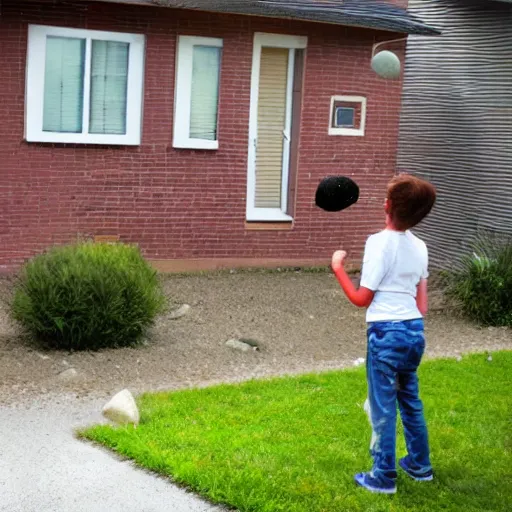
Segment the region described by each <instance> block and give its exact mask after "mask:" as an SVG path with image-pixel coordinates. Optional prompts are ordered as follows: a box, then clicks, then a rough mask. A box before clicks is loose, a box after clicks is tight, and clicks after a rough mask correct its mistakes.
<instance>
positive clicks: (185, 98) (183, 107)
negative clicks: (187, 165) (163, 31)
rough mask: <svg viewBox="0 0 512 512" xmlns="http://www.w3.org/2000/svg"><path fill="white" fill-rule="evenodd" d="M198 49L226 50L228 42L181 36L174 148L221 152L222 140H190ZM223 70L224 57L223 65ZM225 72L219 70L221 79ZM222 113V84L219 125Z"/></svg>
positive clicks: (178, 56)
mask: <svg viewBox="0 0 512 512" xmlns="http://www.w3.org/2000/svg"><path fill="white" fill-rule="evenodd" d="M194 46H210V47H215V48H222V47H223V46H224V41H223V40H222V39H219V38H215V37H198V36H178V45H177V47H178V48H177V56H176V90H175V95H174V132H173V143H172V145H173V147H175V148H180V149H206V150H216V149H219V139H218V134H217V140H205V139H196V138H191V137H190V110H191V100H192V72H193V62H192V61H193V56H194ZM220 68H222V57H221V61H220ZM220 73H221V69H219V79H220ZM219 111H220V83H219V101H218V104H217V124H218V115H219Z"/></svg>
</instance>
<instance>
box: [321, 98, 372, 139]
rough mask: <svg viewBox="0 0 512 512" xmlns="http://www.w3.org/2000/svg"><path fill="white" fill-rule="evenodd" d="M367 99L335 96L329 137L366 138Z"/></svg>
mask: <svg viewBox="0 0 512 512" xmlns="http://www.w3.org/2000/svg"><path fill="white" fill-rule="evenodd" d="M365 124H366V98H364V97H363V96H333V97H332V98H331V113H330V122H329V135H348V136H350V135H352V136H359V137H362V136H364V130H365Z"/></svg>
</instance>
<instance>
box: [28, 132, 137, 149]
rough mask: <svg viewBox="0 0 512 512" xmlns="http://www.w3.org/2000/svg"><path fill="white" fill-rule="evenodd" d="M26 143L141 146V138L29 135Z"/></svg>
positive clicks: (59, 134) (53, 134)
mask: <svg viewBox="0 0 512 512" xmlns="http://www.w3.org/2000/svg"><path fill="white" fill-rule="evenodd" d="M25 141H26V142H28V143H29V144H73V145H80V146H88V145H89V146H140V144H141V140H140V136H139V137H126V136H125V135H122V136H117V135H99V136H88V137H84V136H83V135H81V134H74V135H73V134H69V133H66V134H62V133H51V132H48V133H36V134H30V133H28V134H27V136H26V137H25Z"/></svg>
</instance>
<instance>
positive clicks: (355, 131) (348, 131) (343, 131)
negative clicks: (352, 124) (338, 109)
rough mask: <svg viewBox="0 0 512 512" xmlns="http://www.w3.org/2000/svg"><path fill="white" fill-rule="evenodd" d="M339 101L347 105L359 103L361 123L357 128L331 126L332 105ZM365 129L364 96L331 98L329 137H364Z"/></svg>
mask: <svg viewBox="0 0 512 512" xmlns="http://www.w3.org/2000/svg"><path fill="white" fill-rule="evenodd" d="M339 101H345V102H347V103H359V104H360V105H361V123H360V125H359V128H334V127H333V126H332V121H333V115H334V104H335V103H337V102H339ZM365 129H366V98H365V97H364V96H333V97H332V98H331V110H330V112H329V135H345V136H349V137H350V136H352V137H364V133H365Z"/></svg>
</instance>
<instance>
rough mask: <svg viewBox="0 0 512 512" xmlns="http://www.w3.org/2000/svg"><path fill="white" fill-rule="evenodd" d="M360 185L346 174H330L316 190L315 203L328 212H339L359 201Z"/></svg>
mask: <svg viewBox="0 0 512 512" xmlns="http://www.w3.org/2000/svg"><path fill="white" fill-rule="evenodd" d="M358 199H359V187H358V185H357V183H356V182H355V181H354V180H351V179H350V178H347V177H346V176H328V177H327V178H324V179H323V180H322V181H321V182H320V184H319V185H318V188H317V190H316V195H315V204H316V205H317V206H318V207H319V208H322V210H325V211H326V212H339V211H341V210H344V209H345V208H348V207H349V206H352V205H353V204H354V203H357V200H358Z"/></svg>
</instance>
